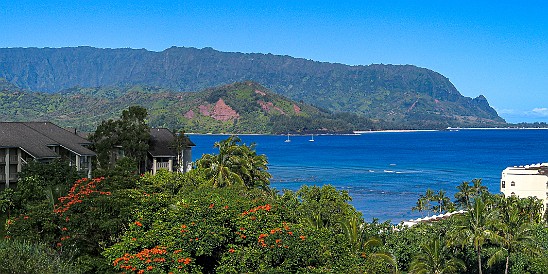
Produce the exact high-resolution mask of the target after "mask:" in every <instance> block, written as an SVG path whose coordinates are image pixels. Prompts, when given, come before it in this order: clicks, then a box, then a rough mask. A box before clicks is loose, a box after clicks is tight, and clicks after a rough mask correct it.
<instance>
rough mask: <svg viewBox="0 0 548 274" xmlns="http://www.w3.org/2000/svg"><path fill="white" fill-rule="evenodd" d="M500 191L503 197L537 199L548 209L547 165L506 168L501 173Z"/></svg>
mask: <svg viewBox="0 0 548 274" xmlns="http://www.w3.org/2000/svg"><path fill="white" fill-rule="evenodd" d="M500 191H501V192H502V193H504V196H506V197H509V196H511V195H516V196H517V197H520V198H526V197H529V196H532V197H537V198H538V199H540V200H542V202H543V204H544V211H545V212H546V210H547V209H548V163H542V164H533V165H526V166H519V167H518V166H514V167H508V168H506V169H505V170H504V171H502V178H501V180H500Z"/></svg>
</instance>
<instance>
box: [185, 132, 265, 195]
mask: <svg viewBox="0 0 548 274" xmlns="http://www.w3.org/2000/svg"><path fill="white" fill-rule="evenodd" d="M239 142H241V140H240V138H238V136H230V137H229V138H228V139H226V140H223V141H220V142H216V143H215V144H214V147H216V148H219V154H217V155H211V154H206V155H204V156H202V158H201V159H199V160H198V161H197V162H196V166H197V167H198V168H203V170H204V172H205V175H206V178H207V180H208V181H209V183H210V184H211V185H213V186H214V187H224V186H231V185H235V184H237V185H242V186H246V187H262V188H266V187H268V184H270V181H269V180H270V178H271V177H272V176H271V175H270V173H268V171H267V170H268V166H267V164H268V161H267V160H266V156H264V155H257V153H256V152H255V150H254V145H251V146H246V145H245V144H243V145H238V143H239Z"/></svg>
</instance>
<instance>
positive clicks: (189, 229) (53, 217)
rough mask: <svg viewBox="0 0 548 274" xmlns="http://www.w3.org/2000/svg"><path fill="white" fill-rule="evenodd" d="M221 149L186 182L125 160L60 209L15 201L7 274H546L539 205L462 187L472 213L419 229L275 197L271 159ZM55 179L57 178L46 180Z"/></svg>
mask: <svg viewBox="0 0 548 274" xmlns="http://www.w3.org/2000/svg"><path fill="white" fill-rule="evenodd" d="M216 146H217V147H218V148H219V154H216V155H204V157H203V158H202V159H200V160H199V161H198V164H197V166H196V167H195V168H194V169H193V170H191V171H190V172H187V173H184V174H181V173H170V172H167V171H159V172H158V173H157V174H156V175H152V174H149V173H147V174H143V175H141V176H140V175H137V174H135V173H134V172H133V171H132V161H129V162H126V161H125V160H122V161H119V162H117V166H116V167H114V168H112V169H110V170H108V172H106V173H105V174H104V175H105V177H97V178H94V179H87V178H82V179H77V180H76V181H74V182H73V183H70V185H68V188H69V190H68V192H66V193H64V194H62V195H63V196H61V197H59V198H58V199H56V200H55V201H54V204H51V203H50V200H49V199H48V198H47V197H46V195H44V196H43V197H42V198H40V197H41V196H40V195H36V197H34V198H32V199H30V200H28V202H25V203H12V204H11V206H10V210H11V214H10V216H9V217H8V218H7V220H6V227H5V228H6V231H5V238H6V239H5V240H2V242H0V244H1V246H2V247H3V246H10V247H9V248H15V249H18V251H17V252H16V253H15V254H18V255H17V256H12V257H9V258H10V260H11V261H10V262H9V264H6V266H7V267H8V268H9V269H10V271H13V269H12V268H11V267H18V266H19V265H23V264H25V262H27V261H28V258H32V257H34V256H36V263H40V264H41V265H35V264H29V265H28V266H21V269H30V268H31V269H32V270H34V269H35V270H36V271H38V272H40V273H60V271H61V272H62V271H64V270H66V271H68V272H70V273H78V272H82V273H120V272H122V273H145V272H151V273H170V272H171V273H401V272H402V271H404V272H405V271H408V273H464V272H466V273H503V272H505V271H507V272H508V273H546V270H547V269H548V253H547V252H546V248H548V229H547V226H546V220H544V219H543V218H542V216H541V213H542V204H540V202H539V200H537V199H533V198H527V199H519V198H516V197H509V198H504V197H503V196H500V195H493V194H490V193H489V192H488V191H487V189H485V187H483V186H482V185H481V181H480V180H474V181H473V185H474V187H473V190H468V188H467V187H466V186H467V185H468V186H469V184H468V183H466V182H465V183H463V184H461V186H459V193H457V195H455V197H456V199H457V200H458V201H459V203H458V204H459V206H460V207H462V208H464V209H465V210H466V212H465V213H464V214H457V215H453V217H451V218H448V219H444V220H439V221H435V222H427V223H420V224H417V225H415V226H413V227H405V226H402V225H397V226H393V225H392V224H390V223H389V222H385V223H378V222H377V221H375V220H374V221H373V222H371V223H367V222H365V221H364V220H363V218H361V214H360V213H359V212H358V211H356V209H355V208H354V207H353V206H352V205H350V204H349V201H350V200H351V197H350V196H349V195H348V193H347V192H346V191H340V190H337V189H335V188H334V187H333V186H329V185H325V186H322V187H319V186H303V187H302V188H301V189H300V190H298V191H296V192H292V191H284V192H283V193H281V194H278V193H276V192H275V191H273V190H272V189H270V188H269V187H268V179H269V174H268V173H267V170H266V165H267V162H266V157H264V155H256V154H255V151H254V150H253V146H247V145H245V144H243V145H242V144H239V140H238V138H237V137H235V136H233V137H230V138H229V139H227V140H225V141H221V142H219V143H217V144H216ZM125 159H127V158H125ZM214 165H218V166H219V168H214V167H213V166H214ZM221 166H222V168H221ZM34 170H37V171H39V170H40V169H37V168H35V169H34ZM222 170H224V171H222ZM212 171H215V172H212ZM27 174H29V171H27ZM225 175H229V176H226V177H224V179H223V183H219V176H225ZM41 176H44V175H41ZM215 176H216V177H215ZM56 177H57V175H55V173H52V177H51V178H48V177H45V178H44V179H45V180H46V181H48V180H49V179H51V180H52V181H55V180H57V179H55V178H56ZM26 178H38V175H33V174H29V175H28V176H27V177H26ZM26 182H27V181H22V182H21V183H20V184H19V186H18V188H17V189H15V190H14V191H13V190H11V189H10V190H8V191H3V192H2V195H0V202H1V203H2V204H5V201H8V200H9V197H21V195H22V193H23V192H24V193H28V192H29V189H30V188H32V187H35V186H33V184H32V182H34V181H30V183H29V186H25V185H23V183H26ZM37 191H38V190H37ZM429 192H431V193H432V195H430V194H426V195H424V196H423V197H421V199H423V198H424V197H430V196H432V197H434V196H438V198H437V201H441V202H440V203H441V204H443V201H446V200H447V199H446V198H443V199H440V198H439V197H445V195H444V192H441V191H438V194H437V195H436V194H433V193H434V192H433V191H429ZM463 197H468V198H463ZM449 202H451V201H449ZM451 203H454V202H451ZM438 205H439V204H438ZM434 206H435V205H434ZM434 208H435V207H434ZM437 210H438V209H437V208H436V209H435V211H436V212H438V211H437ZM445 210H446V207H444V208H443V209H440V211H441V212H444V211H445ZM3 212H6V211H5V210H3ZM0 250H2V249H0ZM10 256H11V255H10ZM46 260H49V261H46ZM33 263H34V262H33ZM2 266H4V264H2ZM24 267H27V268H24ZM42 269H44V270H42ZM32 270H31V271H29V273H32ZM42 271H44V272H42Z"/></svg>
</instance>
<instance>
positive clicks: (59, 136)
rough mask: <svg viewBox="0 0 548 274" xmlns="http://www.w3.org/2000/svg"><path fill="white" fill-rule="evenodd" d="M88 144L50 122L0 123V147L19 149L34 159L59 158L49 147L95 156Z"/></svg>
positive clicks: (86, 141)
mask: <svg viewBox="0 0 548 274" xmlns="http://www.w3.org/2000/svg"><path fill="white" fill-rule="evenodd" d="M89 144H90V142H89V141H88V140H86V139H84V138H82V137H80V136H78V135H76V134H74V133H72V132H70V131H67V130H65V129H62V128H60V127H58V126H57V125H55V124H52V123H50V122H0V147H19V148H21V149H22V150H24V151H25V152H27V153H28V154H30V155H31V156H32V157H34V158H36V159H46V158H59V155H58V154H57V153H55V152H54V151H53V150H52V149H50V147H53V146H61V147H64V148H66V149H68V150H70V151H72V152H73V153H75V154H77V155H80V156H95V155H96V154H95V152H93V151H91V150H90V149H88V148H86V147H84V146H85V145H89Z"/></svg>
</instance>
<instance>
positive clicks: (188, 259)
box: [177, 258, 192, 264]
mask: <svg viewBox="0 0 548 274" xmlns="http://www.w3.org/2000/svg"><path fill="white" fill-rule="evenodd" d="M191 261H192V259H190V258H180V259H178V260H177V262H178V263H183V264H189V263H190V262H191Z"/></svg>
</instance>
